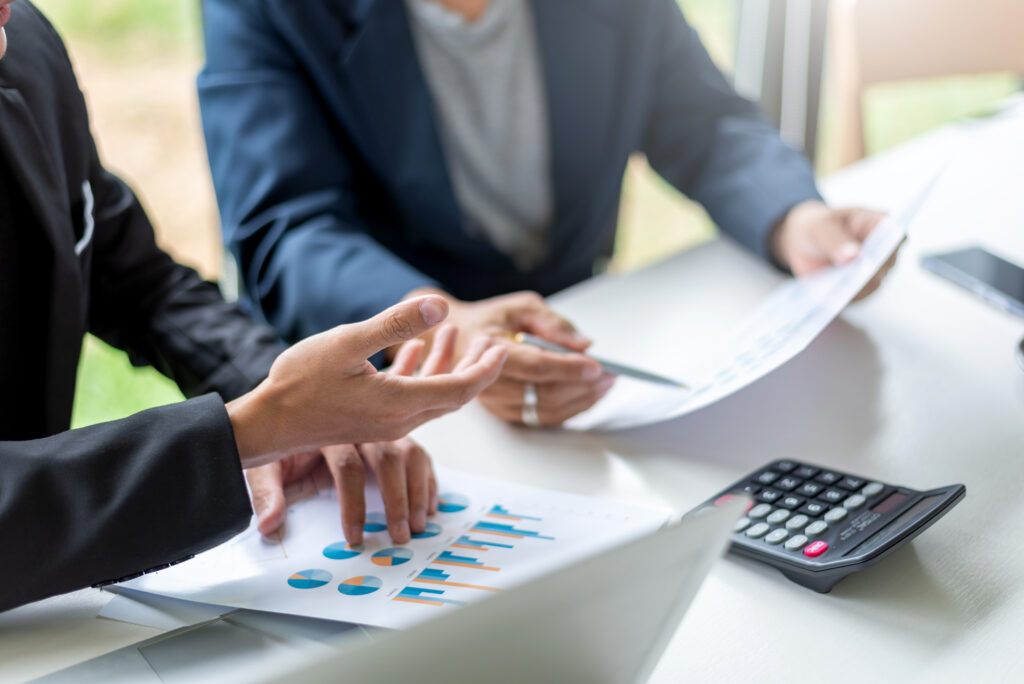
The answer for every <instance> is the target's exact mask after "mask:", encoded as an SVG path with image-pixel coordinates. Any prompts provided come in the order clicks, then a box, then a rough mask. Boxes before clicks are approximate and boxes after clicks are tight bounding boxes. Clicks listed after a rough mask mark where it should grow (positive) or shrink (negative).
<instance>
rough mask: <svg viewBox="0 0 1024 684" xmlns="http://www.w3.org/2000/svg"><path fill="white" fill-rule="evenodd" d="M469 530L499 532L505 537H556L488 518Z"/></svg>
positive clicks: (489, 532)
mask: <svg viewBox="0 0 1024 684" xmlns="http://www.w3.org/2000/svg"><path fill="white" fill-rule="evenodd" d="M469 531H470V532H482V533H484V534H498V535H501V536H504V537H517V538H520V539H522V538H523V537H533V538H534V539H554V537H546V536H544V535H543V534H541V533H540V532H537V531H534V530H521V529H519V528H517V527H516V526H515V525H503V524H500V523H493V522H487V521H486V520H481V521H480V522H478V523H477V524H476V525H474V526H473V527H472V528H471V529H470V530H469Z"/></svg>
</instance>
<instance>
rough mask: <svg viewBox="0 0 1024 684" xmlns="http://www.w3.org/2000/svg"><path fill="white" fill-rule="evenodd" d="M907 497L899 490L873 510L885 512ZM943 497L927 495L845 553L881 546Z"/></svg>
mask: <svg viewBox="0 0 1024 684" xmlns="http://www.w3.org/2000/svg"><path fill="white" fill-rule="evenodd" d="M897 497H899V498H898V500H896V501H892V500H893V499H896V498H897ZM907 498H908V495H906V494H900V493H898V492H897V493H896V494H892V495H891V496H889V497H888V498H887V499H886V500H885V501H883V502H882V503H880V504H878V505H877V506H875V507H874V508H873V509H872V510H873V511H876V512H880V513H884V512H885V511H889V510H891V509H892V507H893V506H895V505H896V504H898V503H900V501H904V500H905V499H907ZM941 498H942V497H941V496H940V495H936V496H926V497H925V498H923V499H921V500H920V501H918V502H917V503H916V504H914V505H913V506H911V507H910V508H908V509H907V510H906V511H904V512H903V513H901V514H900V516H899V517H898V518H896V519H895V520H893V521H892V522H891V523H889V524H888V525H886V526H885V527H883V528H882V529H881V530H879V531H878V532H877V533H876V534H875V535H874V536H872V537H871V538H870V539H867V540H865V541H864V543H862V544H860V545H859V546H857V548H855V549H853V550H851V551H847V552H846V554H845V555H851V554H855V553H858V552H866V551H869V550H871V549H875V548H877V547H879V546H881V545H882V544H884V543H885V542H887V541H889V540H890V539H892V538H893V537H895V536H896V535H897V534H899V533H900V532H901V531H902V530H903V528H904V526H905V525H904V524H905V523H908V522H910V521H912V520H913V519H914V518H915V517H917V515H918V514H920V513H922V512H924V511H926V510H928V509H929V508H931V506H932V504H933V503H934V502H935V500H936V499H941ZM890 502H891V503H890ZM883 506H884V507H885V509H884V510H882V507H883Z"/></svg>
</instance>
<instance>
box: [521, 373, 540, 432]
mask: <svg viewBox="0 0 1024 684" xmlns="http://www.w3.org/2000/svg"><path fill="white" fill-rule="evenodd" d="M522 419H523V425H525V426H526V427H531V428H535V427H540V418H539V417H538V416H537V385H535V384H533V383H532V382H528V383H526V384H524V385H523V412H522Z"/></svg>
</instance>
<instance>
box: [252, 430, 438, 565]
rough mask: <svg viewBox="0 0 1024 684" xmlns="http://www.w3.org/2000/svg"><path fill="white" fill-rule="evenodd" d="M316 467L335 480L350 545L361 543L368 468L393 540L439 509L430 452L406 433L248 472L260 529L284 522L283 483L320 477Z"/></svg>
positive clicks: (403, 539) (407, 535) (406, 536)
mask: <svg viewBox="0 0 1024 684" xmlns="http://www.w3.org/2000/svg"><path fill="white" fill-rule="evenodd" d="M318 470H319V471H323V470H326V472H327V474H328V475H329V479H330V480H333V484H334V487H335V488H336V490H337V492H338V501H339V502H340V504H341V529H342V531H343V532H344V534H345V541H347V542H348V543H349V544H352V545H356V544H361V543H363V523H364V522H365V520H366V496H365V493H364V491H365V490H364V487H365V485H366V474H367V471H368V470H369V471H372V472H373V474H374V475H375V476H376V478H377V482H378V484H379V486H380V492H381V496H382V497H383V499H384V512H385V516H386V518H387V525H388V533H389V534H390V535H391V539H392V541H394V543H396V544H405V543H407V542H408V541H409V540H410V539H411V538H412V534H414V533H418V532H422V531H423V530H425V529H426V528H427V516H430V515H434V514H435V513H437V480H436V479H435V477H434V469H433V466H432V465H431V463H430V457H429V456H428V455H427V452H426V451H424V450H423V447H421V446H420V445H419V444H417V443H416V442H414V441H413V440H411V439H409V438H408V437H405V438H403V439H399V440H396V441H394V442H376V443H372V444H343V445H338V446H330V447H324V448H323V449H321V450H319V451H313V452H307V453H303V454H292V455H291V456H287V457H286V458H283V459H281V460H279V461H275V462H274V463H269V464H267V465H265V466H261V467H259V468H251V469H249V470H247V471H246V477H247V478H248V479H249V488H250V490H251V491H252V505H253V508H254V509H255V511H256V517H257V519H258V521H259V522H258V527H259V531H260V534H262V535H264V536H267V535H270V534H273V533H274V532H275V531H277V529H278V528H280V527H281V525H282V524H283V523H284V518H285V511H287V508H288V505H287V502H286V501H285V495H284V491H285V488H286V487H288V486H289V485H290V484H292V483H294V482H298V481H299V480H302V479H303V478H305V477H310V476H313V477H317V476H320V478H323V473H318V472H317V471H318ZM323 479H326V478H323Z"/></svg>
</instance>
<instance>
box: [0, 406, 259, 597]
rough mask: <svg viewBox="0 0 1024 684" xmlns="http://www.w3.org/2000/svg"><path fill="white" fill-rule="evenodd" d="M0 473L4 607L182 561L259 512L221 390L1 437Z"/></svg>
mask: <svg viewBox="0 0 1024 684" xmlns="http://www.w3.org/2000/svg"><path fill="white" fill-rule="evenodd" d="M0 472H2V473H3V478H2V479H0V521H2V524H0V548H2V549H4V553H3V562H0V611H3V610H7V609H9V608H13V607H15V606H18V605H21V604H24V603H29V602H31V601H36V600H39V599H41V598H45V597H47V596H52V595H54V594H60V593H64V592H67V591H72V590H74V589H79V588H82V587H85V586H89V585H92V584H99V583H106V582H110V581H112V580H118V579H128V578H129V577H131V576H134V575H137V574H140V573H142V572H144V571H148V570H155V569H159V568H160V567H164V566H166V565H168V564H170V563H174V562H177V561H180V560H184V559H186V558H188V557H191V555H192V554H196V553H199V552H200V551H203V550H205V549H207V548H210V547H212V546H215V545H216V544H219V543H221V542H223V541H225V540H227V539H229V538H230V537H232V536H234V535H235V534H237V533H239V532H241V531H242V530H243V529H245V527H246V525H247V524H248V523H249V519H250V516H251V514H252V511H251V509H250V507H249V498H248V495H247V493H246V489H245V484H244V482H243V480H242V475H241V472H242V471H241V467H240V465H239V458H238V452H237V450H236V448H235V441H234V433H233V432H232V429H231V423H230V421H229V420H228V416H227V412H226V411H225V410H224V404H223V402H221V400H220V399H219V398H218V397H217V396H216V395H213V394H210V395H206V396H203V397H200V398H197V399H192V400H189V401H185V402H181V403H178V404H174V405H171V406H165V407H162V408H157V409H152V410H149V411H143V412H141V413H138V414H135V415H133V416H131V417H130V418H125V419H124V420H119V421H115V422H111V423H103V424H99V425H94V426H91V427H87V428H80V429H78V430H69V431H67V432H63V433H60V434H57V435H53V436H51V437H47V438H44V439H37V440H30V441H23V442H0Z"/></svg>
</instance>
